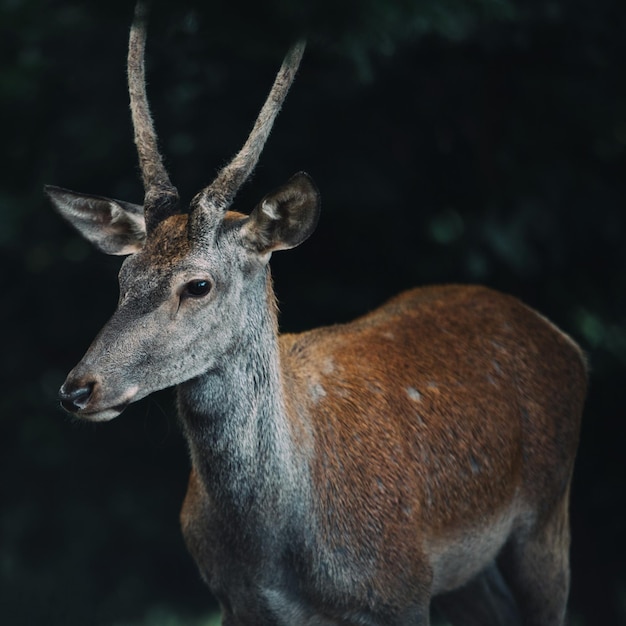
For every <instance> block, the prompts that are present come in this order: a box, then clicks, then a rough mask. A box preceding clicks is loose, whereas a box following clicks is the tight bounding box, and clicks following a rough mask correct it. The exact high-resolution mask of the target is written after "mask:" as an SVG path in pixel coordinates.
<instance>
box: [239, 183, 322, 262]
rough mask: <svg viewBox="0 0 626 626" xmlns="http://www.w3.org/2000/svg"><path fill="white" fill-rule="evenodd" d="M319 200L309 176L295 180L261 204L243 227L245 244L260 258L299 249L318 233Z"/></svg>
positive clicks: (264, 199)
mask: <svg viewBox="0 0 626 626" xmlns="http://www.w3.org/2000/svg"><path fill="white" fill-rule="evenodd" d="M319 214H320V196H319V192H318V191H317V188H316V187H315V185H314V183H313V181H312V180H311V178H310V176H308V174H305V173H304V172H300V173H298V174H296V175H295V176H292V177H291V178H290V179H289V180H288V181H287V182H286V183H285V184H284V185H283V186H282V187H279V188H278V189H277V190H276V191H274V192H272V193H270V194H268V195H267V196H265V197H264V198H263V200H261V202H259V204H258V205H257V206H256V207H255V209H254V210H253V211H252V213H251V214H250V216H249V217H248V219H247V220H246V221H245V223H244V226H243V229H242V230H243V233H242V234H243V237H244V240H245V241H246V242H247V243H248V244H249V245H250V246H251V247H252V248H253V249H254V250H255V251H256V252H259V253H261V254H264V253H267V252H273V251H274V250H287V249H289V248H294V247H295V246H298V245H300V244H301V243H302V242H303V241H304V240H305V239H307V237H309V235H310V234H311V233H312V232H313V231H314V230H315V227H316V226H317V221H318V219H319Z"/></svg>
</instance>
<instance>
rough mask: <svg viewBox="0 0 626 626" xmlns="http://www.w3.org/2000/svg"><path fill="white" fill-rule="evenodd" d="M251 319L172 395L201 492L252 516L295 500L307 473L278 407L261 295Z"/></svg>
mask: <svg viewBox="0 0 626 626" xmlns="http://www.w3.org/2000/svg"><path fill="white" fill-rule="evenodd" d="M249 319H250V318H249ZM252 319H253V323H250V324H248V325H247V327H248V328H249V336H246V337H244V338H242V340H241V341H239V342H238V344H237V345H236V346H235V348H234V350H233V352H232V353H231V354H229V356H228V360H227V361H226V362H225V363H224V364H223V366H221V367H220V368H218V369H214V370H211V371H208V372H206V373H205V374H203V375H202V376H200V377H198V378H196V379H194V380H191V381H189V382H186V383H184V384H182V385H180V386H179V387H178V401H179V412H180V414H181V418H182V421H183V427H184V431H185V435H186V437H187V440H188V443H189V447H190V453H191V459H192V463H193V465H194V468H195V470H196V471H197V473H198V475H199V476H200V478H201V481H202V483H203V486H204V489H205V491H206V493H207V495H208V497H209V498H210V499H211V500H212V501H214V502H219V503H220V506H221V507H222V508H223V509H224V510H230V511H231V512H232V513H235V514H237V515H238V516H240V515H242V514H244V513H245V515H252V516H253V517H255V518H257V517H258V516H259V515H261V516H262V515H263V511H270V510H274V511H276V512H278V511H284V509H285V507H289V506H290V505H289V502H290V500H292V499H294V498H298V499H299V501H300V502H302V501H303V495H304V491H303V490H305V489H306V488H307V487H306V485H307V482H308V481H307V474H306V472H307V470H306V466H307V464H306V462H303V454H302V452H301V451H300V450H298V447H297V446H296V444H295V440H294V436H293V428H292V426H291V424H290V421H289V419H288V416H287V413H286V410H285V402H284V398H283V385H282V380H281V374H280V359H279V350H278V338H277V333H276V316H275V313H274V311H273V307H271V306H269V307H268V305H267V303H264V306H261V307H259V310H257V311H254V313H253V314H252ZM281 514H282V513H281ZM268 521H270V520H268ZM255 522H258V519H255Z"/></svg>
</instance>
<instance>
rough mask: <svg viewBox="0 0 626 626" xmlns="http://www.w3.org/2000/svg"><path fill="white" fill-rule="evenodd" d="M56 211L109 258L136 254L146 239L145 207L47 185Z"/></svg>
mask: <svg viewBox="0 0 626 626" xmlns="http://www.w3.org/2000/svg"><path fill="white" fill-rule="evenodd" d="M44 190H45V192H46V195H47V196H48V198H50V200H51V201H52V204H53V205H54V207H55V208H56V210H57V211H58V212H59V213H60V214H61V215H62V216H63V217H64V218H65V219H66V220H67V221H68V222H69V223H70V224H71V225H72V226H74V228H76V230H78V232H79V233H80V234H81V235H83V237H85V239H87V240H88V241H90V242H91V243H93V244H94V245H95V246H96V247H97V248H98V249H99V250H101V251H102V252H105V253H106V254H118V255H124V254H134V253H135V252H138V251H139V250H141V248H142V247H143V244H144V241H145V239H146V222H145V219H144V215H143V207H142V206H139V205H137V204H131V203H130V202H123V201H122V200H113V199H111V198H103V197H102V196H90V195H87V194H84V193H78V192H76V191H70V190H69V189H62V188H61V187H54V186H52V185H46V186H45V187H44Z"/></svg>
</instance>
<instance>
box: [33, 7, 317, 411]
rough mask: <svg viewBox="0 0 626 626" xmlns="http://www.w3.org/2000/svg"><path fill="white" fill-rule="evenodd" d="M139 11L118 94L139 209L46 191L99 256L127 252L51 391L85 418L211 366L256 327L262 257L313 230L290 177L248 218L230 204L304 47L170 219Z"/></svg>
mask: <svg viewBox="0 0 626 626" xmlns="http://www.w3.org/2000/svg"><path fill="white" fill-rule="evenodd" d="M145 41H146V11H145V8H144V5H143V4H142V3H139V4H138V5H137V7H136V9H135V18H134V21H133V25H132V27H131V32H130V40H129V49H128V87H129V94H130V107H131V114H132V120H133V128H134V135H135V144H136V146H137V152H138V155H139V163H140V168H141V174H142V179H143V184H144V202H143V206H139V205H136V204H132V203H129V202H125V201H121V200H114V199H111V198H105V197H101V196H94V195H86V194H82V193H77V192H74V191H69V190H67V189H61V188H59V187H53V186H47V187H46V189H45V190H46V194H47V195H48V197H49V198H50V199H51V201H52V203H53V204H54V206H55V207H56V209H57V210H58V211H59V212H60V213H61V215H62V216H63V217H64V218H65V219H67V220H68V221H69V222H70V223H71V224H72V225H73V226H74V227H75V228H76V229H77V230H78V231H79V232H80V233H81V234H82V235H83V236H84V237H85V238H87V239H88V240H89V241H91V242H92V243H93V244H94V245H95V246H96V247H97V248H99V249H100V250H101V251H103V252H105V253H107V254H114V255H127V258H126V259H125V260H124V262H123V264H122V267H121V270H120V273H119V285H120V296H119V303H118V308H117V310H116V312H115V313H114V315H113V317H112V318H111V319H110V320H109V322H108V323H107V324H106V325H105V326H104V328H103V329H102V331H101V332H100V333H99V335H98V336H97V337H96V339H95V341H94V342H93V344H92V345H91V347H90V348H89V350H88V351H87V353H86V354H85V356H84V357H83V359H82V360H81V361H80V363H79V364H78V365H77V366H76V367H75V368H74V369H73V370H72V371H71V372H70V374H69V375H68V377H67V379H66V381H65V383H64V384H63V386H62V387H61V390H60V392H59V396H60V399H61V403H62V405H63V407H64V408H65V409H66V410H68V411H70V412H72V413H75V414H77V415H79V416H81V417H85V418H87V419H91V420H107V419H111V418H113V417H116V416H117V415H119V413H121V411H122V410H123V409H124V408H125V407H126V406H127V405H128V404H129V403H130V402H134V401H136V400H139V399H140V398H143V397H145V396H147V395H148V394H150V393H152V392H154V391H157V390H159V389H163V388H165V387H169V386H172V385H177V384H180V383H182V382H185V381H187V380H190V379H192V378H195V377H197V376H199V375H201V374H202V373H204V372H206V371H208V370H210V369H213V368H216V367H219V364H220V361H221V359H223V358H224V356H225V355H227V354H232V352H233V350H235V349H236V346H237V345H238V343H239V342H240V341H241V337H242V333H243V328H244V327H245V326H246V325H249V324H255V323H261V322H260V320H261V319H262V318H263V310H264V309H263V307H266V308H267V305H268V290H267V284H268V276H269V272H268V269H267V267H268V261H269V258H270V256H271V253H272V252H273V251H275V250H281V249H288V248H292V247H294V246H297V245H299V244H300V243H302V242H303V241H304V240H305V239H306V238H307V237H308V236H309V235H310V234H311V233H312V232H313V230H314V228H315V226H316V223H317V219H318V215H319V195H318V192H317V190H316V188H315V185H314V184H313V182H312V180H311V179H310V178H309V176H307V175H306V174H304V173H298V174H296V175H294V176H293V177H292V178H291V179H289V180H288V181H287V183H285V184H284V185H283V186H281V187H279V188H278V189H277V190H275V191H274V192H272V193H270V194H268V195H266V196H265V197H264V198H263V199H262V200H261V201H260V202H259V203H258V205H257V206H256V207H255V208H254V209H253V210H252V212H251V213H250V214H249V215H245V214H242V213H238V212H235V211H231V210H230V207H231V205H232V202H233V200H234V198H235V196H236V194H237V191H238V190H239V188H240V187H241V186H242V184H243V183H244V182H245V181H246V180H247V179H248V177H249V176H250V174H251V173H252V171H253V169H254V167H255V166H256V164H257V162H258V159H259V156H260V154H261V152H262V150H263V146H264V145H265V141H266V140H267V138H268V136H269V133H270V131H271V128H272V125H273V122H274V120H275V118H276V115H277V114H278V111H279V110H280V108H281V106H282V103H283V101H284V99H285V96H286V95H287V92H288V90H289V87H290V85H291V83H292V81H293V79H294V76H295V73H296V71H297V68H298V65H299V63H300V60H301V58H302V53H303V51H304V44H303V43H298V44H297V45H295V46H294V47H293V48H292V49H291V50H290V51H289V52H288V54H287V56H286V57H285V60H284V61H283V64H282V66H281V68H280V70H279V72H278V74H277V76H276V79H275V81H274V84H273V86H272V88H271V90H270V93H269V95H268V97H267V99H266V101H265V104H264V105H263V107H262V109H261V112H260V113H259V116H258V118H257V120H256V122H255V124H254V127H253V129H252V131H251V133H250V135H249V136H248V139H247V140H246V142H245V144H244V146H243V147H242V148H241V150H240V151H239V153H238V154H237V155H236V156H235V157H234V159H232V161H231V162H230V163H229V164H228V165H226V166H225V167H224V168H223V169H222V170H221V171H220V172H219V173H218V175H217V177H216V178H215V180H214V181H213V182H212V183H211V184H210V185H208V186H207V187H205V188H204V189H202V190H201V191H200V192H199V193H197V194H196V195H195V197H194V198H193V199H192V201H191V203H190V206H189V209H188V211H187V212H180V207H179V197H178V191H177V189H176V187H174V186H173V185H172V183H171V182H170V179H169V176H168V174H167V172H166V170H165V167H164V165H163V159H162V157H161V155H160V153H159V151H158V147H157V137H156V133H155V131H154V125H153V122H152V118H151V115H150V109H149V106H148V100H147V96H146V87H145V72H144V56H145Z"/></svg>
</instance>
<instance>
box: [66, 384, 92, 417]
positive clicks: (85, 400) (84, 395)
mask: <svg viewBox="0 0 626 626" xmlns="http://www.w3.org/2000/svg"><path fill="white" fill-rule="evenodd" d="M94 387H95V383H87V384H82V385H81V386H80V387H76V388H74V389H72V388H69V389H68V388H66V385H63V387H61V389H59V400H60V401H61V406H62V407H63V408H64V409H65V410H66V411H69V412H70V413H76V412H77V411H80V410H81V409H84V408H85V407H86V406H87V405H88V404H89V400H90V398H91V394H92V393H93V388H94Z"/></svg>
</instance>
